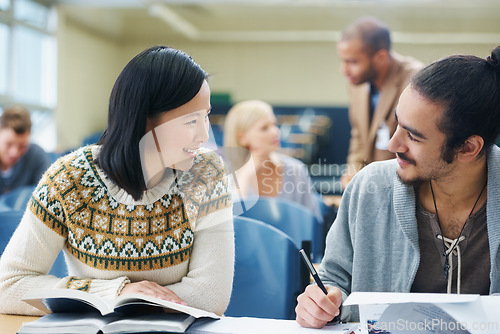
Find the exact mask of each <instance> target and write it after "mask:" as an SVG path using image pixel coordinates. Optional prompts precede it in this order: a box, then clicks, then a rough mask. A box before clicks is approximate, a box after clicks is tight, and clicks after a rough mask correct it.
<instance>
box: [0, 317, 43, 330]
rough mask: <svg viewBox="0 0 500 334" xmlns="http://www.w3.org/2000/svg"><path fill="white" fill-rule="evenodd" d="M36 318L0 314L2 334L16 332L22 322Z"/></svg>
mask: <svg viewBox="0 0 500 334" xmlns="http://www.w3.org/2000/svg"><path fill="white" fill-rule="evenodd" d="M38 318H39V317H29V316H20V315H6V314H0V328H1V329H2V333H4V334H16V333H17V330H18V329H19V328H21V326H22V324H23V322H29V321H33V320H36V319H38Z"/></svg>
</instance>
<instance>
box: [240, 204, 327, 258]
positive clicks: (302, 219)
mask: <svg viewBox="0 0 500 334" xmlns="http://www.w3.org/2000/svg"><path fill="white" fill-rule="evenodd" d="M245 203H247V204H248V203H250V205H245ZM233 207H234V208H233V212H238V213H239V215H240V216H243V217H248V218H254V219H257V220H260V221H263V222H265V223H268V224H270V225H272V226H274V227H276V228H277V229H279V230H280V231H283V232H285V233H286V234H288V235H289V236H290V237H291V238H292V240H294V241H295V244H296V246H297V248H299V249H300V248H302V243H303V241H310V242H311V243H312V247H311V248H312V249H311V250H312V256H311V258H312V260H313V261H314V262H320V261H321V258H322V257H323V244H324V241H323V226H322V224H321V223H320V222H318V219H317V218H316V217H315V216H314V213H312V212H311V211H309V210H307V209H306V208H304V207H303V206H302V205H300V204H298V203H295V202H292V201H289V200H285V199H282V198H279V197H262V196H261V197H259V198H249V199H245V200H244V201H240V202H236V203H234V205H233ZM242 207H246V208H247V209H242Z"/></svg>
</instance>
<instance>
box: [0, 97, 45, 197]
mask: <svg viewBox="0 0 500 334" xmlns="http://www.w3.org/2000/svg"><path fill="white" fill-rule="evenodd" d="M30 135H31V118H30V114H29V112H28V111H27V110H26V109H24V108H22V107H10V108H5V110H4V112H3V113H2V116H1V117H0V194H3V193H5V192H8V191H10V190H12V189H14V188H17V187H20V186H26V185H35V184H37V183H38V181H39V180H40V177H41V176H42V174H43V172H45V170H46V169H47V168H48V167H49V165H50V160H49V157H48V155H47V153H46V152H45V151H44V150H43V149H42V148H41V147H40V146H38V145H36V144H32V143H30Z"/></svg>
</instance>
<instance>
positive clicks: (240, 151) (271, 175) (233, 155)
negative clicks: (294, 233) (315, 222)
mask: <svg viewBox="0 0 500 334" xmlns="http://www.w3.org/2000/svg"><path fill="white" fill-rule="evenodd" d="M280 146H281V144H280V130H279V128H278V126H277V120H276V116H275V115H274V112H273V108H272V106H271V105H270V104H269V103H266V102H264V101H259V100H248V101H243V102H240V103H237V104H235V105H234V106H233V107H232V108H231V109H230V110H229V112H228V113H227V116H226V119H225V123H224V152H225V154H226V156H227V157H228V159H229V161H230V164H231V166H232V168H233V169H234V170H236V177H235V180H234V184H233V197H235V196H240V197H242V198H246V197H249V196H267V197H281V198H283V199H287V200H291V201H294V202H297V203H300V204H302V205H303V206H305V207H307V208H308V209H309V210H311V211H312V212H313V213H314V214H315V216H316V217H317V218H318V219H319V221H323V218H322V216H321V212H320V207H319V201H318V196H317V194H316V193H315V190H314V189H313V186H312V183H311V179H310V177H309V173H308V171H307V168H306V165H305V164H304V163H303V162H301V161H300V160H298V159H296V158H293V157H290V156H287V155H284V154H281V153H278V150H279V149H280Z"/></svg>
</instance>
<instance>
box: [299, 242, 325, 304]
mask: <svg viewBox="0 0 500 334" xmlns="http://www.w3.org/2000/svg"><path fill="white" fill-rule="evenodd" d="M299 253H300V255H302V259H303V260H304V262H305V263H306V266H307V268H308V269H309V272H310V273H311V275H312V277H313V278H314V281H315V282H316V284H317V285H318V286H319V288H320V289H321V290H322V291H323V292H324V293H325V295H327V294H328V291H327V290H326V288H325V286H324V285H323V282H321V279H320V278H319V276H318V273H317V272H316V269H314V266H313V265H312V263H311V261H309V257H308V256H307V254H306V252H304V250H303V249H301V250H300V251H299Z"/></svg>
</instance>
